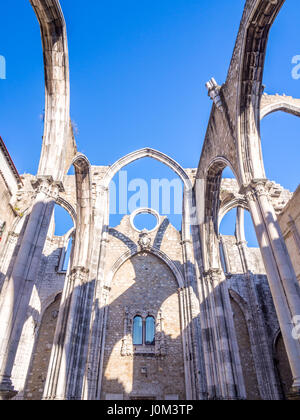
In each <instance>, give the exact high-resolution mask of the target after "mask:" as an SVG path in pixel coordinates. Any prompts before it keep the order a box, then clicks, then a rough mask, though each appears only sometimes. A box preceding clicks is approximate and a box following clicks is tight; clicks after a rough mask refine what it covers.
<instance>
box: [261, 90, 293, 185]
mask: <svg viewBox="0 0 300 420" xmlns="http://www.w3.org/2000/svg"><path fill="white" fill-rule="evenodd" d="M298 96H299V95H298ZM299 129H300V118H299V117H295V116H294V115H289V114H286V113H284V112H276V113H273V114H271V115H268V116H267V117H265V118H264V119H263V120H262V122H261V139H262V140H261V141H262V154H263V160H264V167H265V171H266V177H267V178H268V179H269V180H270V181H274V182H275V183H277V184H279V185H281V186H282V187H283V188H285V189H288V190H290V191H291V192H294V191H295V190H296V189H297V187H298V185H299V169H298V168H299V162H298V161H299V152H298V151H299Z"/></svg>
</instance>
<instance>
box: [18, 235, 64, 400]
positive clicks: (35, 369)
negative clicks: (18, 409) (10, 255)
mask: <svg viewBox="0 0 300 420" xmlns="http://www.w3.org/2000/svg"><path fill="white" fill-rule="evenodd" d="M63 244H64V237H55V236H54V237H48V238H47V240H46V244H45V248H44V251H43V256H42V260H41V263H40V268H39V273H38V282H37V284H36V286H35V288H34V290H33V293H32V295H31V299H30V302H29V306H28V312H27V319H24V325H23V330H22V335H21V339H20V342H19V346H18V351H17V355H16V361H15V366H14V369H13V374H12V380H13V383H14V386H15V387H16V389H18V390H20V392H19V394H18V395H17V397H16V399H23V398H24V392H25V388H26V396H25V398H27V397H28V398H29V399H30V398H33V399H40V397H41V395H42V392H41V391H40V390H41V389H42V388H43V385H44V381H45V379H46V374H47V370H48V363H49V359H48V356H49V357H50V351H51V348H50V347H52V343H53V338H54V332H55V326H56V321H57V316H55V317H54V318H52V317H51V313H52V312H51V313H49V306H50V307H51V305H54V306H53V307H55V309H53V310H58V308H59V300H57V296H58V295H60V294H61V292H62V290H63V286H64V281H65V276H66V274H65V273H59V272H58V271H57V268H58V266H59V261H60V258H61V254H62V247H63ZM53 302H54V303H53ZM45 347H47V348H45ZM48 347H49V348H48ZM29 381H30V383H29Z"/></svg>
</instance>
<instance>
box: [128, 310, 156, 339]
mask: <svg viewBox="0 0 300 420" xmlns="http://www.w3.org/2000/svg"><path fill="white" fill-rule="evenodd" d="M155 326H156V324H155V318H154V317H153V316H147V318H146V319H144V318H142V317H141V316H139V315H138V316H136V317H135V318H134V320H133V330H132V332H133V345H134V346H143V345H145V346H154V344H155Z"/></svg>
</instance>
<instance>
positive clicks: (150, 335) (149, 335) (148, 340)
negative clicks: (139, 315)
mask: <svg viewBox="0 0 300 420" xmlns="http://www.w3.org/2000/svg"><path fill="white" fill-rule="evenodd" d="M145 344H146V345H148V346H153V345H154V344H155V319H154V318H153V316H148V317H147V318H146V334H145Z"/></svg>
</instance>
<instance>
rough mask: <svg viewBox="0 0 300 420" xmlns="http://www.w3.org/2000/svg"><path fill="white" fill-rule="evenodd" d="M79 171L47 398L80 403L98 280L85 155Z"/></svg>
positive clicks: (79, 160) (80, 157) (78, 161)
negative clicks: (94, 271) (94, 274)
mask: <svg viewBox="0 0 300 420" xmlns="http://www.w3.org/2000/svg"><path fill="white" fill-rule="evenodd" d="M73 164H74V167H75V172H76V189H77V221H76V234H75V245H74V249H73V251H72V257H71V264H70V270H69V273H68V275H67V279H66V282H65V288H64V292H63V296H62V302H61V308H60V313H59V318H58V321H57V327H56V332H55V337H54V343H53V348H52V353H51V359H50V363H49V370H48V376H47V380H46V385H45V391H44V396H43V398H44V399H47V400H80V399H82V396H83V388H84V383H85V376H86V364H87V353H88V341H89V335H90V320H91V312H92V306H93V297H94V290H95V279H93V280H90V270H89V267H90V259H91V255H92V248H93V246H92V245H93V242H92V239H91V232H92V231H93V227H94V225H93V208H92V196H91V194H92V193H91V175H90V163H89V162H88V160H87V158H86V157H85V156H83V155H78V156H77V158H76V159H75V160H74V162H73Z"/></svg>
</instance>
